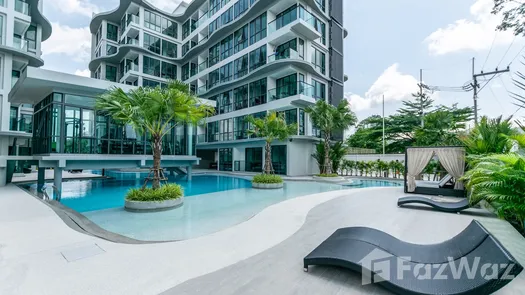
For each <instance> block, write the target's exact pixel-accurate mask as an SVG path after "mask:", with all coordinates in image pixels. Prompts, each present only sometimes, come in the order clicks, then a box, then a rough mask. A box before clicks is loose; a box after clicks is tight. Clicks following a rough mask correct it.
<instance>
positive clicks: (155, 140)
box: [95, 81, 213, 189]
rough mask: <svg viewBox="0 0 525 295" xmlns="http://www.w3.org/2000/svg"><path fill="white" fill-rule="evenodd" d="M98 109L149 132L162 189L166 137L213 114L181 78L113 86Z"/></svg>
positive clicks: (156, 185)
mask: <svg viewBox="0 0 525 295" xmlns="http://www.w3.org/2000/svg"><path fill="white" fill-rule="evenodd" d="M95 109H96V110H98V111H101V112H102V113H104V114H107V115H109V116H111V117H112V118H113V120H115V121H116V122H118V123H120V124H126V125H131V126H132V127H133V128H134V129H135V131H136V132H137V133H139V134H144V133H147V134H149V136H150V138H151V148H152V150H153V167H152V169H151V173H152V175H153V177H151V178H150V179H151V181H152V188H153V189H158V188H160V181H161V180H162V179H163V178H164V174H163V172H162V168H161V167H160V162H161V156H162V141H163V138H164V136H165V135H166V134H168V133H169V132H170V131H171V130H172V129H173V128H175V127H176V126H178V125H179V124H199V123H200V122H201V121H202V120H203V119H204V118H205V117H207V116H208V115H211V114H212V113H213V109H212V108H211V107H210V106H208V105H205V104H200V103H199V101H198V98H197V97H195V96H194V95H192V94H191V92H190V91H189V87H188V85H186V84H184V83H182V82H180V81H170V82H169V83H168V85H167V87H166V88H164V89H161V88H160V87H156V88H149V87H139V88H137V89H135V90H131V91H130V92H128V93H126V92H124V90H122V89H121V88H118V87H113V88H111V89H109V90H108V91H107V92H106V93H104V94H102V95H101V96H99V97H97V99H96V102H95ZM148 180H149V178H147V179H146V182H145V183H144V187H145V186H146V184H147V181H148Z"/></svg>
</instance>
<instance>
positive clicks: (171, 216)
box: [25, 173, 400, 241]
mask: <svg viewBox="0 0 525 295" xmlns="http://www.w3.org/2000/svg"><path fill="white" fill-rule="evenodd" d="M113 176H116V178H115V179H106V180H75V181H67V182H64V183H63V191H62V200H61V202H62V203H63V204H64V205H65V206H68V207H70V208H72V209H74V210H76V211H78V212H81V213H82V214H83V215H84V216H86V217H87V218H89V219H90V220H91V221H93V222H94V223H96V224H97V225H99V226H100V227H102V228H104V229H106V230H108V231H112V232H115V233H118V234H121V235H124V236H127V237H131V238H135V239H139V240H146V241H163V240H183V239H189V238H194V237H198V236H202V235H206V234H210V233H213V232H217V231H220V230H222V229H225V228H228V227H231V226H233V225H236V224H238V223H241V222H243V221H246V220H248V219H249V218H251V217H252V216H253V215H255V214H257V213H259V212H260V211H262V210H263V209H264V208H266V207H268V206H270V205H273V204H276V203H279V202H282V201H285V200H288V199H292V198H296V197H300V196H305V195H310V194H316V193H322V192H328V191H334V190H341V189H353V188H360V187H372V186H373V187H377V186H399V185H400V184H398V183H395V182H388V181H376V180H363V181H362V184H361V185H360V186H357V187H343V186H341V185H337V184H326V183H316V182H286V183H285V186H284V188H283V189H280V190H272V191H267V190H256V189H252V188H251V182H250V181H249V180H246V179H243V178H236V177H229V176H218V175H198V176H194V177H193V180H192V181H191V182H187V181H186V180H185V179H180V178H179V179H177V178H170V179H169V182H175V183H178V184H180V185H181V186H182V187H183V188H184V195H185V199H184V205H183V206H182V207H180V208H177V209H174V210H169V211H162V212H153V213H133V212H128V211H125V210H124V209H123V206H124V196H125V194H126V192H127V191H128V190H129V189H130V188H133V187H140V186H142V184H143V178H144V176H145V175H144V174H136V173H120V174H118V175H113ZM25 188H26V189H29V190H30V191H33V192H34V191H35V190H36V184H32V185H27V186H26V187H25Z"/></svg>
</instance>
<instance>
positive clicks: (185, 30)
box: [182, 20, 190, 39]
mask: <svg viewBox="0 0 525 295" xmlns="http://www.w3.org/2000/svg"><path fill="white" fill-rule="evenodd" d="M189 35H190V20H187V21H186V22H185V23H183V24H182V39H186V37H188V36H189Z"/></svg>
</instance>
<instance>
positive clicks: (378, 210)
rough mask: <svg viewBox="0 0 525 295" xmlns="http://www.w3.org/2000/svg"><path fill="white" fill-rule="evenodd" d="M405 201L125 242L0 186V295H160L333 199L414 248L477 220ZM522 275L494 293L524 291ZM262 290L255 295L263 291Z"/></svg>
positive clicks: (370, 200) (376, 194)
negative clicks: (87, 230)
mask: <svg viewBox="0 0 525 295" xmlns="http://www.w3.org/2000/svg"><path fill="white" fill-rule="evenodd" d="M401 194H402V189H400V188H373V189H358V190H351V191H338V192H328V193H323V194H317V195H311V196H306V197H301V198H296V199H291V200H288V201H285V202H282V203H279V204H276V205H273V206H271V207H268V208H267V209H265V210H264V211H262V212H261V213H260V214H258V215H256V216H255V217H253V218H252V219H250V220H248V221H246V222H244V223H242V224H239V225H237V226H235V227H232V228H229V229H226V230H223V231H221V232H218V233H215V234H211V235H208V236H204V237H200V238H196V239H192V240H186V241H181V242H174V243H161V244H147V245H124V244H115V243H111V242H107V241H105V240H101V239H98V238H94V237H91V236H88V235H84V234H81V233H78V232H76V231H74V230H72V229H70V228H69V227H68V226H67V225H65V224H64V223H63V222H62V220H61V219H60V218H59V217H58V216H56V215H55V213H54V212H53V211H52V210H51V209H50V208H49V207H47V206H46V205H45V204H43V203H42V202H40V201H39V200H37V199H35V198H34V197H32V196H30V195H28V194H27V193H25V192H23V191H22V190H20V189H18V188H17V187H15V186H13V185H11V186H8V187H5V188H1V189H0V294H53V295H59V294H68V295H71V294H97V295H99V294H158V293H160V292H163V291H166V290H168V289H170V288H172V287H174V286H177V285H179V284H181V283H183V282H186V281H188V280H190V279H194V278H197V277H200V276H203V275H206V274H209V273H212V272H215V271H218V270H220V269H222V268H225V267H228V266H231V265H234V264H236V263H238V262H240V261H243V260H245V259H248V258H250V257H253V256H255V255H257V254H259V253H261V252H263V251H265V250H268V249H270V248H271V247H274V246H276V245H278V244H280V243H281V242H283V241H285V240H286V239H288V238H289V237H291V236H292V235H293V234H294V233H296V232H297V231H298V230H299V229H301V227H302V226H303V224H304V222H305V220H306V217H307V215H308V212H309V211H310V210H311V209H312V208H315V207H316V206H318V205H320V204H322V203H325V202H327V201H330V200H333V199H335V198H338V197H343V199H344V200H346V201H347V202H346V203H345V204H346V206H345V207H344V208H343V207H339V210H341V212H342V213H344V214H345V215H346V216H347V218H345V219H344V220H342V221H341V223H342V224H341V225H346V226H348V225H366V226H371V227H375V228H378V229H380V230H384V231H386V232H388V233H391V234H393V235H395V236H397V237H399V238H402V239H404V240H407V241H411V242H416V243H433V242H439V241H442V240H445V239H447V238H450V237H452V236H453V235H455V234H457V233H458V232H459V231H461V230H462V229H463V228H464V227H465V226H466V225H467V224H468V223H469V222H470V220H471V219H472V218H473V216H471V215H467V214H465V215H454V214H443V213H436V212H431V211H426V210H409V209H403V208H398V207H397V206H396V205H395V203H396V200H397V197H398V196H399V195H401ZM476 218H477V219H480V220H482V222H483V223H484V224H485V225H486V226H487V228H488V229H489V230H491V231H493V232H494V234H495V235H496V236H497V237H498V238H499V239H500V240H501V242H502V243H503V244H504V245H505V246H506V247H507V248H508V249H509V251H511V252H512V253H513V254H514V255H515V256H516V258H517V259H518V260H520V262H521V263H523V264H525V240H524V239H523V238H522V237H521V236H520V235H519V234H518V233H517V232H516V231H515V230H514V229H513V228H512V227H511V226H510V225H509V224H508V223H506V222H504V221H501V220H497V219H495V218H492V217H491V218H487V217H482V218H481V217H480V218H478V217H476ZM317 221H319V220H317ZM319 222H322V220H321V221H319ZM306 226H309V224H306ZM428 228H433V230H432V232H428V230H427V229H428ZM316 238H317V239H320V238H322V237H321V236H320V235H318V236H316ZM301 263H302V262H301V261H298V262H297V264H298V265H301ZM276 267H279V266H278V265H277V266H276ZM298 271H299V272H302V270H301V269H299V270H298ZM305 275H308V274H305ZM524 277H525V273H522V274H521V275H520V277H518V279H517V280H516V281H513V282H511V283H510V284H509V285H508V286H507V287H506V288H504V289H502V291H501V292H499V294H524V293H522V292H525V291H524V290H523V288H520V286H523V284H524V281H525V279H524ZM295 283H296V282H290V284H295ZM259 287H260V288H259V291H260V292H259V293H257V292H255V293H252V294H266V293H265V292H262V291H263V290H264V286H259ZM291 287H293V285H292V286H291ZM291 287H290V288H291ZM291 290H293V288H291ZM358 290H360V289H358ZM341 294H346V293H341ZM361 294H368V292H367V291H365V290H364V289H363V292H362V293H361Z"/></svg>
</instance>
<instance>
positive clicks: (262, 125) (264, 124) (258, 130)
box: [246, 112, 297, 174]
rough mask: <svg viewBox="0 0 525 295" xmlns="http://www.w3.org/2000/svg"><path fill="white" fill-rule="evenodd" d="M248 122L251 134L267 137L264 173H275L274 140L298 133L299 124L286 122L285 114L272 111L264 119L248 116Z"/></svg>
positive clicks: (281, 139)
mask: <svg viewBox="0 0 525 295" xmlns="http://www.w3.org/2000/svg"><path fill="white" fill-rule="evenodd" d="M246 122H248V123H250V129H248V131H247V133H248V134H249V135H255V136H256V137H261V138H264V139H265V141H266V145H265V153H266V155H265V156H266V158H265V161H264V173H265V174H271V173H273V165H272V142H273V141H274V140H280V141H284V140H286V139H287V138H288V137H290V136H291V135H294V134H297V124H290V125H288V124H286V120H285V119H284V114H280V115H277V113H276V112H270V113H269V114H267V115H266V117H264V118H262V119H261V118H254V117H253V116H248V117H247V118H246Z"/></svg>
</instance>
